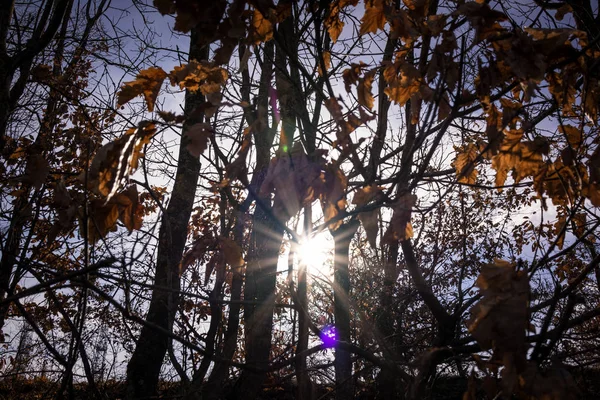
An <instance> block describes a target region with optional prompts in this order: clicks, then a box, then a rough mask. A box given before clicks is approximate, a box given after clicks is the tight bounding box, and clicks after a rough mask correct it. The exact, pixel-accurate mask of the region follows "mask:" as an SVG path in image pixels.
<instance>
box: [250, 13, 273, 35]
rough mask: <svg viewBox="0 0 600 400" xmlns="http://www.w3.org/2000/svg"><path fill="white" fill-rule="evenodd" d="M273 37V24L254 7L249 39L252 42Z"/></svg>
mask: <svg viewBox="0 0 600 400" xmlns="http://www.w3.org/2000/svg"><path fill="white" fill-rule="evenodd" d="M271 39H273V24H272V23H271V21H269V20H268V19H266V18H265V17H264V16H263V15H262V14H261V12H260V11H258V9H254V12H253V16H252V29H251V31H250V40H251V41H252V43H253V44H259V43H261V42H268V41H269V40H271Z"/></svg>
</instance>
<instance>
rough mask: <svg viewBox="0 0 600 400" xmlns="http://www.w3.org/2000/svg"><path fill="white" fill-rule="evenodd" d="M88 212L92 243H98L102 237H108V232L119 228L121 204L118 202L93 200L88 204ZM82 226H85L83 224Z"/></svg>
mask: <svg viewBox="0 0 600 400" xmlns="http://www.w3.org/2000/svg"><path fill="white" fill-rule="evenodd" d="M88 213H89V214H88V215H89V216H88V223H87V224H88V227H87V228H88V229H87V239H88V240H89V241H90V243H92V244H93V243H96V242H97V241H98V240H99V239H100V238H103V237H106V235H107V234H108V232H111V231H115V230H117V220H118V219H119V204H117V203H116V202H108V203H104V200H101V199H96V200H92V201H91V202H90V205H89V206H88ZM81 227H82V228H83V225H81Z"/></svg>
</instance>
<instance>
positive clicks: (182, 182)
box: [127, 31, 208, 399]
mask: <svg viewBox="0 0 600 400" xmlns="http://www.w3.org/2000/svg"><path fill="white" fill-rule="evenodd" d="M195 43H196V35H195V32H194V31H192V35H191V46H190V59H197V60H207V59H208V48H198V47H197V46H196V44H195ZM202 102H204V97H203V96H202V95H201V94H200V93H199V92H198V93H190V92H187V93H186V96H185V111H186V115H190V114H191V111H193V110H194V109H195V108H196V107H197V106H198V105H199V104H201V103H202ZM202 119H203V117H202V116H200V117H196V120H191V119H188V120H187V122H186V125H185V126H184V132H185V130H186V129H187V128H188V127H189V126H190V125H193V124H194V123H196V122H202ZM186 142H187V138H186V136H185V135H183V134H182V136H181V143H180V146H179V160H178V163H177V172H176V175H175V184H174V186H173V191H172V194H171V200H170V201H169V205H168V207H167V209H166V212H165V214H164V215H163V216H162V220H161V226H160V232H159V243H158V256H157V260H156V272H155V277H154V284H155V285H156V286H157V287H161V288H168V289H166V290H165V289H158V288H155V289H154V290H153V291H152V298H151V300H150V308H149V310H148V315H147V317H146V321H148V322H149V323H151V324H152V325H156V326H159V327H161V328H164V329H166V330H168V331H172V329H173V322H174V320H175V314H176V313H177V308H178V304H179V296H178V295H177V293H176V291H178V290H179V289H180V276H179V263H180V261H181V256H182V254H183V250H184V248H185V243H186V240H187V228H188V223H189V219H190V215H191V212H192V208H193V204H194V198H195V195H196V184H197V182H198V176H199V173H200V162H199V160H198V158H196V157H194V156H192V155H191V154H190V153H189V152H188V150H187V149H186V144H187V143H186ZM168 345H169V337H168V336H167V335H165V334H164V333H160V332H157V331H156V330H154V329H152V328H151V327H149V326H148V325H145V326H144V327H143V328H142V332H141V334H140V337H139V339H138V342H137V345H136V348H135V351H134V353H133V356H132V357H131V360H130V361H129V364H128V366H127V398H129V399H137V398H145V397H149V396H153V395H155V394H156V389H157V385H158V377H159V374H160V370H161V367H162V364H163V360H164V358H165V354H166V352H167V349H168Z"/></svg>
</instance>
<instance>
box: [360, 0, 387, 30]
mask: <svg viewBox="0 0 600 400" xmlns="http://www.w3.org/2000/svg"><path fill="white" fill-rule="evenodd" d="M360 22H361V24H360V31H359V35H360V36H363V35H366V34H367V33H377V31H378V30H380V29H383V27H384V26H385V12H384V7H383V0H374V1H373V2H371V3H367V6H366V10H365V14H364V15H363V17H362V19H361V20H360Z"/></svg>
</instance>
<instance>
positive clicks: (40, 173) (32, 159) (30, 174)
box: [22, 153, 50, 189]
mask: <svg viewBox="0 0 600 400" xmlns="http://www.w3.org/2000/svg"><path fill="white" fill-rule="evenodd" d="M49 173H50V165H48V161H47V160H46V158H45V157H44V156H42V155H41V154H37V153H36V154H31V155H30V156H29V157H27V165H26V167H25V174H24V175H23V178H22V181H23V183H26V184H28V185H31V186H33V187H34V188H36V189H40V188H41V187H42V186H43V185H44V183H45V182H46V178H47V177H48V174H49Z"/></svg>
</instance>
